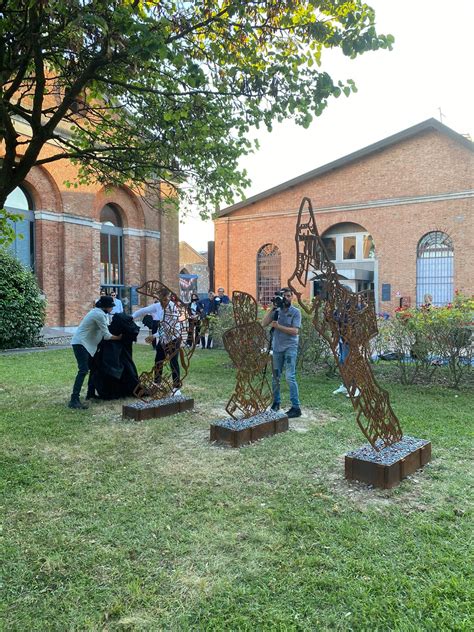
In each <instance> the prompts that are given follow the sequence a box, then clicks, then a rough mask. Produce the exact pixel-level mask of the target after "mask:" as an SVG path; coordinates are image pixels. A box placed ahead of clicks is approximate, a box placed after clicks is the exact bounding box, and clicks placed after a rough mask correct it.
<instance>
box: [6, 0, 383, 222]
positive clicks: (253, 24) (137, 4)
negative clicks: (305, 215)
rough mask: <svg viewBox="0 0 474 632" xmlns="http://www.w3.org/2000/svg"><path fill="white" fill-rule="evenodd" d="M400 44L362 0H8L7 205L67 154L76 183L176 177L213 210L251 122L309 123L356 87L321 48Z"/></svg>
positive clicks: (227, 196)
mask: <svg viewBox="0 0 474 632" xmlns="http://www.w3.org/2000/svg"><path fill="white" fill-rule="evenodd" d="M392 42H393V38H392V37H391V36H390V35H387V36H385V35H380V34H378V33H377V32H376V29H375V15H374V12H373V10H372V9H371V8H370V7H369V6H368V5H366V4H365V3H363V2H362V0H288V1H286V2H281V1H280V0H245V1H235V0H196V1H180V0H154V1H153V0H151V1H138V0H68V1H67V2H64V0H36V1H32V0H3V1H1V0H0V77H1V88H2V94H1V100H0V142H1V143H2V147H3V150H4V151H3V159H0V208H2V207H3V205H4V203H5V199H6V196H7V195H8V193H9V192H11V191H12V190H13V189H14V188H15V187H16V186H18V185H19V184H21V182H22V181H23V180H24V178H25V177H26V175H27V174H28V172H29V170H30V169H31V168H32V167H33V166H34V165H47V164H49V163H52V162H54V161H57V160H61V159H64V158H67V159H71V160H73V161H76V162H77V164H78V168H79V181H91V180H96V181H97V182H99V183H104V184H109V185H120V184H125V183H126V184H128V185H129V186H132V187H134V188H137V187H143V186H146V187H148V188H149V187H152V188H153V186H156V184H157V183H158V182H159V181H168V182H172V183H176V182H181V183H182V186H181V187H180V189H181V192H182V193H183V192H184V193H186V192H188V193H191V192H192V194H193V195H194V198H195V201H196V202H197V203H198V204H199V206H200V208H202V209H204V210H206V209H207V210H210V209H213V208H214V207H215V205H216V204H217V203H219V202H220V201H225V202H228V203H230V202H231V201H232V200H233V196H234V195H235V194H236V193H239V194H241V193H242V191H243V188H244V187H245V185H246V184H247V177H246V174H245V171H241V170H239V168H238V161H239V158H240V157H241V156H242V155H245V154H246V153H248V152H249V151H251V149H252V143H251V142H250V140H249V134H248V133H249V131H250V128H251V127H252V126H257V127H258V126H259V125H261V124H263V125H265V126H266V127H267V128H268V129H271V126H272V123H273V122H274V121H275V120H276V121H282V120H283V119H285V118H291V119H293V120H295V121H296V122H297V123H298V124H301V125H303V126H308V125H309V123H310V122H311V120H312V117H313V116H314V115H316V116H318V115H319V114H321V112H322V111H323V109H324V108H325V107H326V105H327V102H328V99H329V98H330V97H331V96H335V97H337V96H339V94H341V92H343V93H345V94H346V95H349V94H350V92H351V91H353V90H355V86H354V84H353V82H352V81H350V80H348V81H347V82H342V81H337V82H336V81H333V79H332V78H331V77H330V76H329V74H328V73H327V72H325V71H324V70H323V69H322V66H321V55H322V52H323V50H324V49H328V48H340V49H342V51H343V53H344V54H345V55H347V56H349V57H356V56H357V55H359V54H361V53H364V52H366V51H369V50H376V49H378V48H390V47H391V44H392ZM19 122H21V123H22V124H23V126H26V128H27V129H28V133H22V134H21V135H19V133H18V123H19ZM46 144H48V151H47V152H46V151H45V145H46Z"/></svg>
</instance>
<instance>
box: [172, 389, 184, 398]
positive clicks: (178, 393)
mask: <svg viewBox="0 0 474 632" xmlns="http://www.w3.org/2000/svg"><path fill="white" fill-rule="evenodd" d="M182 395H183V393H182V392H181V391H180V390H179V388H177V389H176V390H174V391H173V397H181V396H182Z"/></svg>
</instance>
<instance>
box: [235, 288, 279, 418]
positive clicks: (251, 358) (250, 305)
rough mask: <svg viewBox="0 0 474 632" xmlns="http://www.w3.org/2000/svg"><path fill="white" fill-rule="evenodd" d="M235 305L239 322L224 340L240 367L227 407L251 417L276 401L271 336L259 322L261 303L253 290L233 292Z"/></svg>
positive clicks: (242, 416)
mask: <svg viewBox="0 0 474 632" xmlns="http://www.w3.org/2000/svg"><path fill="white" fill-rule="evenodd" d="M232 306H233V309H234V318H235V323H236V326H235V327H233V328H232V329H229V330H228V331H226V332H225V334H224V336H223V342H224V347H225V348H226V350H227V352H228V354H229V356H230V358H231V360H232V361H233V363H234V366H235V367H236V369H237V376H236V380H237V384H236V387H235V391H234V393H233V395H232V397H231V398H230V399H229V401H228V403H227V406H226V411H227V412H228V413H229V415H230V416H231V417H233V418H234V419H242V418H244V419H247V418H249V417H252V416H254V415H257V414H258V413H262V412H263V411H264V410H265V409H266V408H267V407H268V406H269V405H270V402H271V401H272V392H271V388H270V383H269V380H268V377H267V366H268V361H269V357H270V356H269V349H268V340H267V336H266V333H265V330H264V329H263V327H262V325H261V324H260V323H259V322H257V313H258V308H257V303H256V301H255V299H254V298H253V297H252V296H251V295H250V294H246V293H245V292H233V293H232Z"/></svg>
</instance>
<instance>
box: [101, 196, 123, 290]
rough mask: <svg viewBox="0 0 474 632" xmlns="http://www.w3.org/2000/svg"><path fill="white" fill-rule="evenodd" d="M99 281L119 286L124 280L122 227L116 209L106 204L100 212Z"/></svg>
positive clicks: (104, 284) (111, 285)
mask: <svg viewBox="0 0 474 632" xmlns="http://www.w3.org/2000/svg"><path fill="white" fill-rule="evenodd" d="M100 221H101V223H102V226H101V229H100V283H101V285H102V286H104V287H106V288H107V287H120V286H122V285H123V282H124V270H123V227H122V218H121V217H120V213H119V211H118V209H117V208H116V207H115V206H113V205H112V204H106V205H105V206H104V207H103V209H102V211H101V212H100Z"/></svg>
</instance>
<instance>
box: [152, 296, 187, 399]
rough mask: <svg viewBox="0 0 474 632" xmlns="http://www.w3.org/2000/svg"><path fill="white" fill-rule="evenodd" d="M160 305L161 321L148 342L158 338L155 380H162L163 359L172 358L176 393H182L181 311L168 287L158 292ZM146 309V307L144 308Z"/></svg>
mask: <svg viewBox="0 0 474 632" xmlns="http://www.w3.org/2000/svg"><path fill="white" fill-rule="evenodd" d="M158 298H159V300H160V302H159V305H160V306H161V309H162V313H163V315H162V318H161V322H160V324H159V325H158V330H157V332H156V333H155V334H152V335H151V336H148V338H146V342H152V341H153V339H155V340H156V354H155V365H156V369H155V380H156V382H158V383H159V382H160V380H161V375H162V373H163V360H164V359H165V358H166V357H168V358H170V366H171V375H172V378H173V387H174V391H173V394H174V395H181V391H180V390H179V388H180V386H181V378H180V367H179V348H180V346H181V329H180V326H179V312H178V310H177V308H176V305H175V304H174V303H173V301H172V300H171V292H170V291H169V290H167V289H166V288H163V289H162V290H160V292H159V294H158ZM144 309H146V308H144Z"/></svg>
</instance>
